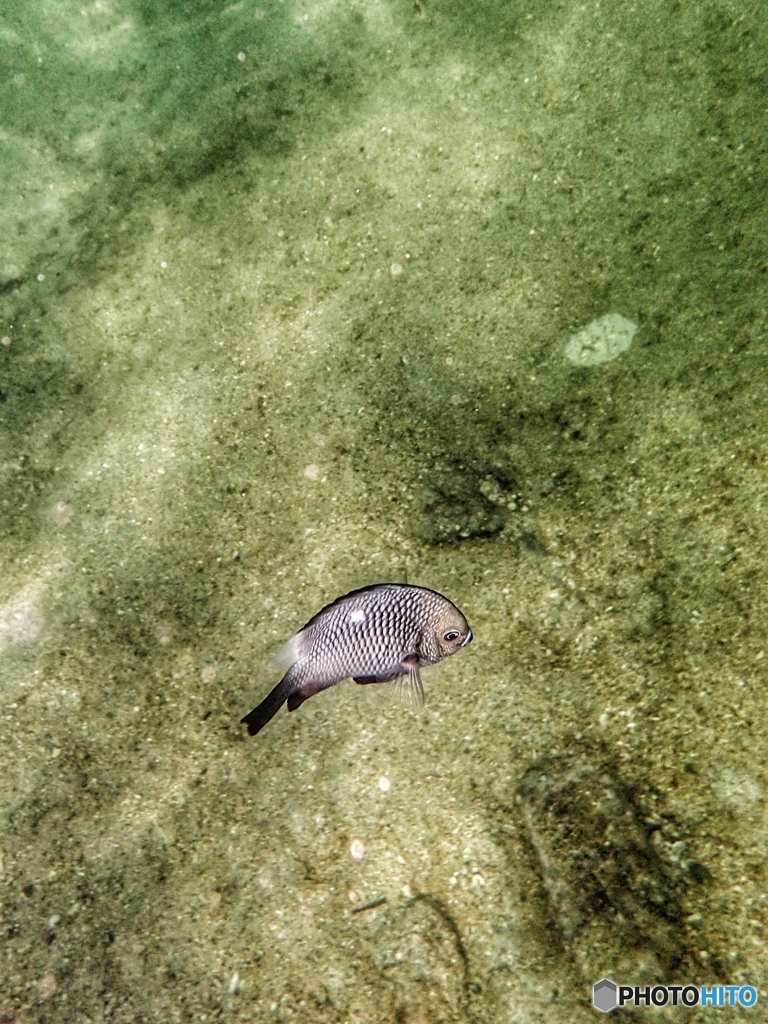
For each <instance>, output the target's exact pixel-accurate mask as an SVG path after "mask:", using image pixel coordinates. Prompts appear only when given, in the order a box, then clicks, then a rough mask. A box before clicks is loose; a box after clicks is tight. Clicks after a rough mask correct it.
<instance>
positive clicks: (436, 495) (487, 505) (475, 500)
mask: <svg viewBox="0 0 768 1024" xmlns="http://www.w3.org/2000/svg"><path fill="white" fill-rule="evenodd" d="M488 480H489V478H488V477H486V478H485V479H483V480H482V481H477V482H476V481H474V480H471V479H470V478H469V477H467V476H463V475H462V474H460V473H453V474H451V475H450V476H448V477H447V478H446V479H445V480H443V481H441V482H440V483H439V484H434V485H432V486H431V487H430V488H429V489H428V490H426V491H425V492H424V495H423V498H422V516H421V519H420V520H419V522H418V523H417V524H416V526H415V528H414V533H415V535H416V536H417V537H418V538H419V540H423V541H426V542H427V544H449V543H452V542H455V541H460V540H468V539H470V538H471V537H491V536H493V534H495V533H498V532H499V531H500V530H502V529H503V528H504V524H505V523H506V521H507V516H508V513H509V506H508V505H507V504H505V503H503V502H502V501H500V500H494V499H496V493H495V491H494V492H492V493H490V494H487V493H486V492H487V491H488V490H489V484H488ZM502 488H503V484H497V485H496V490H498V491H499V493H500V494H503V493H504V491H503V490H502Z"/></svg>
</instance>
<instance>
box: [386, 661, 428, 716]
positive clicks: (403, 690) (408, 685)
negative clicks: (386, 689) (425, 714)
mask: <svg viewBox="0 0 768 1024" xmlns="http://www.w3.org/2000/svg"><path fill="white" fill-rule="evenodd" d="M400 665H401V667H402V669H403V674H402V675H400V676H398V677H397V678H396V679H393V680H392V681H391V683H390V684H389V686H390V688H391V690H392V692H393V693H394V695H395V696H396V697H397V698H398V700H402V701H403V702H404V703H406V704H410V706H411V707H412V708H420V707H423V706H424V687H423V686H422V685H421V672H420V671H419V656H418V654H409V655H408V656H407V657H405V658H403V660H402V661H401V662H400Z"/></svg>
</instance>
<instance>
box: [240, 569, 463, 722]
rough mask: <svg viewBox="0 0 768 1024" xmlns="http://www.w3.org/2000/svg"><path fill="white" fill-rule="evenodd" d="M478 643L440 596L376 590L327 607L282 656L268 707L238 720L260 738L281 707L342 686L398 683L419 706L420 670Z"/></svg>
mask: <svg viewBox="0 0 768 1024" xmlns="http://www.w3.org/2000/svg"><path fill="white" fill-rule="evenodd" d="M471 642H472V630H471V629H470V628H469V624H468V622H467V620H466V619H465V617H464V615H463V614H462V613H461V612H460V611H459V609H458V608H457V607H456V605H455V604H453V603H452V602H451V601H449V600H448V598H447V597H443V595H442V594H439V593H438V592H437V591H436V590H430V589H429V588H428V587H417V586H413V585H410V584H407V583H377V584H375V585H374V586H369V587H362V588H361V589H359V590H352V591H350V593H348V594H344V595H343V596H342V597H338V598H336V600H335V601H332V602H331V603H330V604H327V605H326V606H325V607H324V608H322V609H321V610H320V611H319V612H318V613H317V614H316V615H313V616H312V618H311V619H310V620H309V622H308V623H307V624H306V625H305V626H304V627H303V628H302V629H301V630H300V631H299V632H298V633H297V634H296V636H295V637H293V639H292V640H290V641H289V642H288V644H287V645H286V646H285V647H284V648H283V651H282V652H281V654H280V655H279V656H278V661H280V662H282V664H283V665H284V666H285V667H286V668H287V669H288V671H287V672H286V673H285V675H284V676H283V678H282V679H281V680H280V682H279V683H278V684H277V686H275V687H274V689H273V690H272V691H271V692H270V693H268V694H267V696H266V697H265V698H264V700H263V701H262V702H261V703H260V704H258V705H257V706H256V707H255V708H254V709H253V710H252V711H249V712H248V714H247V715H245V716H244V717H243V718H241V719H240V721H241V723H244V724H246V725H247V726H248V732H249V734H250V735H251V736H255V735H256V734H257V733H259V732H261V730H262V729H263V728H264V726H265V725H266V724H267V722H269V721H270V720H271V719H272V718H274V716H275V715H276V714H277V712H278V711H279V710H280V708H281V707H282V706H283V704H286V703H287V704H288V710H289V711H295V710H296V709H297V708H298V707H299V706H300V705H301V704H303V703H304V701H305V700H308V699H309V698H310V697H313V696H314V695H315V694H316V693H320V691H321V690H327V689H328V688H329V687H331V686H335V685H336V683H340V682H341V681H342V680H344V679H350V678H351V679H353V680H354V681H355V682H356V683H359V684H360V685H361V686H365V685H367V684H370V683H392V684H394V685H395V686H396V687H397V688H398V690H399V691H400V692H401V693H402V695H403V696H405V697H406V699H408V700H410V701H411V702H412V703H413V704H415V705H416V706H420V705H422V704H423V703H424V688H423V686H422V684H421V669H422V668H424V667H425V666H427V665H434V664H436V663H437V662H438V661H442V660H443V658H448V657H450V656H451V655H452V654H456V652H457V651H460V650H461V648H462V647H466V646H467V644H469V643H471Z"/></svg>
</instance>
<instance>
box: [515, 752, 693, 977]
mask: <svg viewBox="0 0 768 1024" xmlns="http://www.w3.org/2000/svg"><path fill="white" fill-rule="evenodd" d="M518 801H519V804H520V806H521V808H522V813H523V819H524V825H525V831H526V833H527V837H528V841H529V842H530V845H531V847H532V848H533V851H534V854H535V859H536V864H537V868H538V871H539V873H540V875H541V878H542V881H543V884H544V888H545V890H546V894H547V898H548V903H549V907H550V910H551V914H552V918H553V919H554V921H555V924H556V926H557V928H558V931H559V932H560V935H561V937H562V939H563V942H564V944H565V946H566V947H567V949H568V951H569V952H570V954H571V956H572V958H573V960H574V963H575V964H576V966H577V968H578V969H579V970H580V972H581V973H582V975H583V976H584V977H585V978H588V979H589V980H594V979H596V978H600V977H601V976H602V975H603V974H609V973H613V975H614V976H615V977H617V978H621V980H622V982H623V983H625V984H630V983H635V984H637V983H645V982H650V981H654V980H658V981H669V979H670V977H671V976H672V975H673V972H674V971H675V970H676V968H678V967H679V965H680V964H681V963H682V962H683V961H685V960H686V959H687V958H688V956H689V948H688V941H687V932H686V928H685V915H684V913H683V909H682V906H681V900H680V897H681V893H682V889H683V884H684V883H683V878H682V875H683V869H682V868H678V869H677V870H675V869H674V867H673V866H671V865H668V864H666V863H664V861H663V860H662V859H661V857H660V856H659V852H658V844H656V843H654V842H653V841H652V838H651V832H650V829H649V828H648V827H647V826H646V825H645V824H644V822H643V821H642V819H641V817H640V816H639V814H638V810H637V808H636V806H635V804H634V801H633V798H632V795H631V792H630V790H629V789H628V787H627V786H626V785H625V784H624V783H623V782H622V781H621V779H620V778H619V777H618V776H617V775H616V774H615V772H614V771H613V770H612V769H611V768H610V767H608V766H606V765H604V764H600V763H599V762H596V761H593V760H591V759H589V758H588V757H587V756H585V755H582V754H577V755H575V756H573V757H572V758H568V757H562V758H550V759H545V760H541V761H537V762H535V763H534V764H532V765H531V766H530V768H529V769H528V770H527V771H526V773H525V775H524V776H523V778H522V780H521V782H520V785H519V787H518Z"/></svg>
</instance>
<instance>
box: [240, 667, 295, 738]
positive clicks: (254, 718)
mask: <svg viewBox="0 0 768 1024" xmlns="http://www.w3.org/2000/svg"><path fill="white" fill-rule="evenodd" d="M290 692H291V683H289V682H287V676H283V678H282V679H281V680H280V682H279V683H278V684H277V686H276V687H275V688H274V690H270V692H269V693H268V694H267V696H266V697H265V698H264V700H263V701H262V702H261V704H259V705H258V706H257V707H255V708H254V709H253V711H249V712H248V714H247V715H246V716H245V717H244V718H241V719H240V721H241V722H246V723H247V725H248V732H249V734H250V735H251V736H255V735H256V733H257V732H261V730H262V729H263V728H264V726H265V725H266V724H267V722H269V721H270V719H272V718H274V717H275V715H276V714H277V712H278V711H279V710H280V708H281V707H282V706H283V704H285V702H286V701H287V700H288V695H289V694H290Z"/></svg>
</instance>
